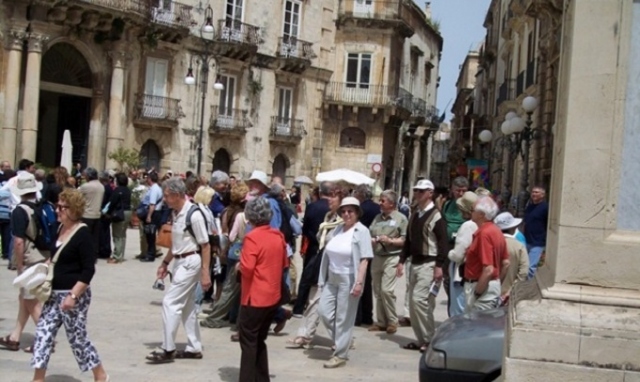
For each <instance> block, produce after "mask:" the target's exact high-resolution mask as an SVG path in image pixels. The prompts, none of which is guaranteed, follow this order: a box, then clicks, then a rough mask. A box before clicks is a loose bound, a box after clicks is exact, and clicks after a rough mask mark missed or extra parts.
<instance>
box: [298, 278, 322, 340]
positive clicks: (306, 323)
mask: <svg viewBox="0 0 640 382" xmlns="http://www.w3.org/2000/svg"><path fill="white" fill-rule="evenodd" d="M319 301H320V290H319V289H318V287H317V286H313V287H311V290H310V291H309V305H307V309H305V311H304V316H303V318H302V322H301V323H300V327H299V328H298V333H297V336H298V337H304V338H308V339H313V336H315V335H316V330H317V329H318V325H319V324H320V316H319V315H318V302H319Z"/></svg>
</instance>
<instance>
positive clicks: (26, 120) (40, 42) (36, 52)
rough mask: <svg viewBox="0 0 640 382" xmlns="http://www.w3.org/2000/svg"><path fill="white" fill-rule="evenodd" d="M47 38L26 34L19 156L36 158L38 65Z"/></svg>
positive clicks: (38, 95)
mask: <svg viewBox="0 0 640 382" xmlns="http://www.w3.org/2000/svg"><path fill="white" fill-rule="evenodd" d="M48 39H49V38H48V37H47V36H44V35H41V34H38V33H30V34H29V36H28V44H29V47H28V51H29V53H28V54H27V76H26V79H25V83H24V103H23V105H22V113H23V117H22V131H21V133H22V145H21V148H20V149H21V154H20V156H21V158H25V159H30V160H32V161H35V160H36V144H37V141H38V114H39V113H38V111H39V108H38V106H39V104H40V67H41V64H42V48H43V47H44V44H45V43H46V42H47V40H48Z"/></svg>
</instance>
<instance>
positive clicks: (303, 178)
mask: <svg viewBox="0 0 640 382" xmlns="http://www.w3.org/2000/svg"><path fill="white" fill-rule="evenodd" d="M293 183H300V184H313V180H311V178H309V177H308V176H306V175H300V176H296V178H295V179H294V180H293Z"/></svg>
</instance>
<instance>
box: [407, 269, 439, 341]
mask: <svg viewBox="0 0 640 382" xmlns="http://www.w3.org/2000/svg"><path fill="white" fill-rule="evenodd" d="M435 265H436V263H435V262H433V261H432V262H430V263H427V264H411V274H410V276H409V278H410V280H409V318H410V319H411V327H412V328H413V333H414V334H415V336H416V340H418V344H419V345H424V344H428V343H429V342H431V338H432V337H433V334H434V333H435V330H436V326H435V322H434V319H433V309H434V308H435V304H436V298H435V296H434V295H432V294H430V293H429V288H430V287H431V282H432V281H433V269H434V268H435Z"/></svg>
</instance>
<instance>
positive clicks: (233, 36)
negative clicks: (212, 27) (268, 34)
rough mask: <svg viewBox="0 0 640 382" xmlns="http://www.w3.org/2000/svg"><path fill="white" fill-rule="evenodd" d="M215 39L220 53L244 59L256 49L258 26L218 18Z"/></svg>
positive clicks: (258, 35)
mask: <svg viewBox="0 0 640 382" xmlns="http://www.w3.org/2000/svg"><path fill="white" fill-rule="evenodd" d="M215 40H216V41H217V42H218V43H219V44H218V46H217V48H218V49H219V53H220V54H221V55H223V56H226V57H229V58H233V59H238V60H246V59H248V58H249V57H251V56H252V55H254V54H255V53H256V52H257V51H258V45H259V44H260V43H261V39H260V28H258V27H256V26H253V25H250V24H247V23H243V22H242V21H240V20H235V19H223V20H218V29H217V33H216V36H215Z"/></svg>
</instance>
